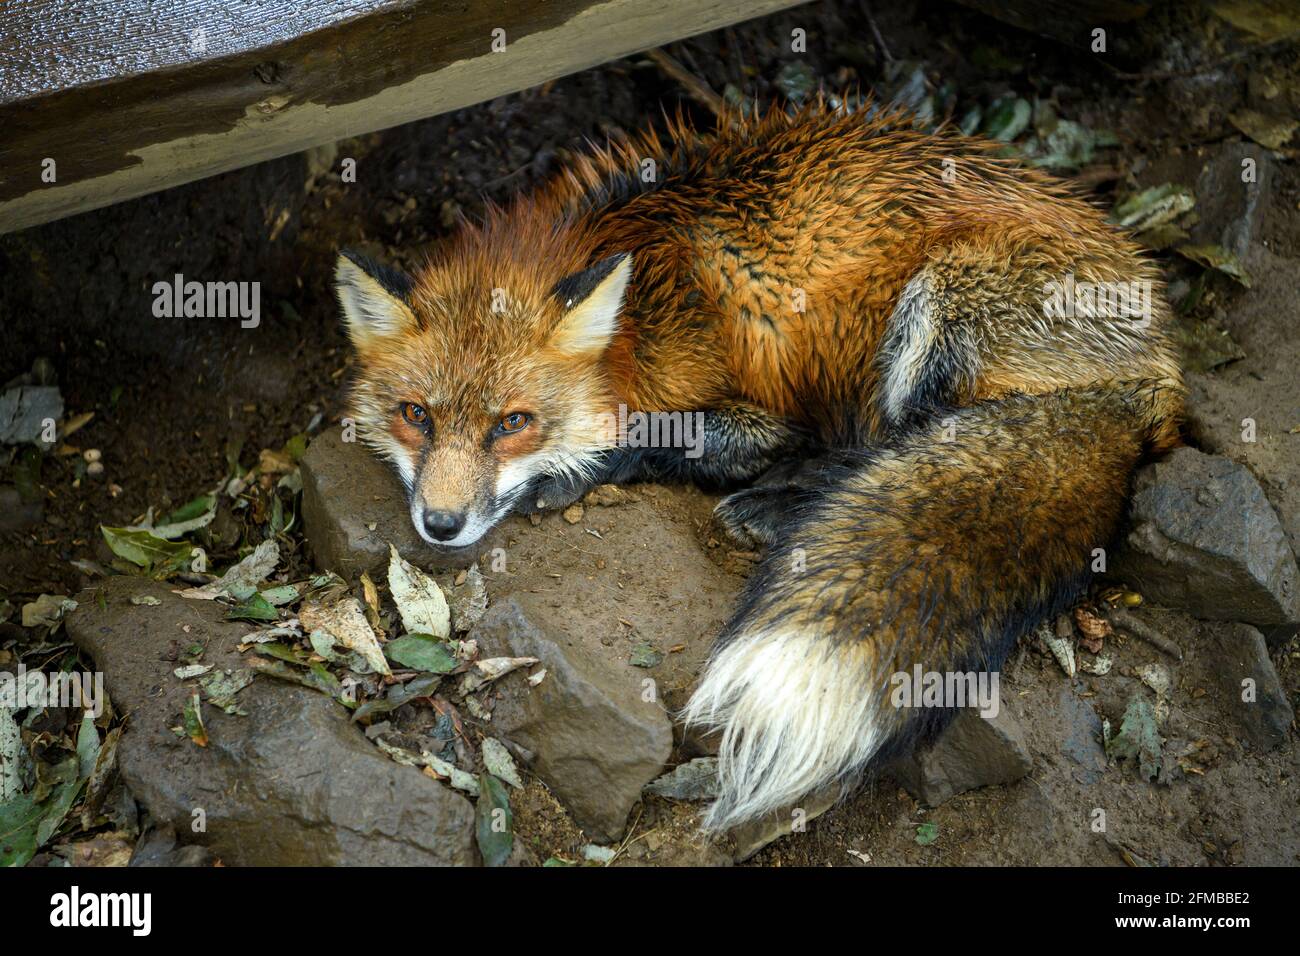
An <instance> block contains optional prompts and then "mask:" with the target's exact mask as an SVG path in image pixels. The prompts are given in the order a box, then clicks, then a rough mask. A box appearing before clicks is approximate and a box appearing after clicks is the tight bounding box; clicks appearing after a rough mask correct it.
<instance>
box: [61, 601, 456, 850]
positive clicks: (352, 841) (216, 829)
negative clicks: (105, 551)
mask: <svg viewBox="0 0 1300 956" xmlns="http://www.w3.org/2000/svg"><path fill="white" fill-rule="evenodd" d="M140 595H149V596H152V597H154V598H157V599H158V601H159V602H160V603H159V604H157V605H155V606H149V605H140V604H133V603H132V602H131V598H132V597H133V596H140ZM81 597H82V601H81V607H80V609H79V611H78V612H75V613H73V614H70V615H69V616H68V618H67V619H66V625H67V629H68V633H69V634H70V635H71V637H72V639H73V640H74V641H75V642H76V643H77V645H78V646H79V647H81V648H82V649H83V650H84V651H86V652H87V653H88V654H90V656H91V657H92V658H94V661H95V664H96V666H97V667H98V668H99V669H100V670H101V671H103V673H104V677H105V683H106V685H107V690H108V692H109V694H110V695H111V697H112V699H113V702H114V705H115V706H116V707H117V708H118V710H120V711H122V712H124V713H126V714H128V715H129V718H130V719H129V721H128V724H127V730H126V732H125V733H124V734H123V736H122V740H121V743H120V744H119V747H118V764H119V767H120V769H121V774H122V779H123V781H124V782H125V783H126V785H127V787H128V788H129V789H130V791H131V792H132V794H133V795H134V796H135V798H136V800H137V801H139V803H140V804H141V805H142V806H144V807H145V808H146V809H147V810H148V811H149V813H150V815H151V816H152V818H153V820H154V821H155V823H156V824H157V825H159V826H163V827H165V826H171V827H173V828H174V829H175V830H176V831H177V832H178V833H181V834H184V836H185V839H186V840H188V841H191V842H194V843H199V844H202V845H204V846H206V847H208V849H209V850H211V852H212V853H213V854H214V855H215V856H216V857H218V858H219V859H220V860H221V861H222V862H223V863H225V864H228V865H253V866H283V865H306V866H323V865H340V864H349V865H375V866H393V865H399V866H407V865H447V864H458V865H473V864H476V863H477V862H478V855H477V851H476V849H475V844H474V808H473V806H472V805H471V804H470V802H469V801H468V800H466V799H465V798H464V797H462V796H461V795H460V794H458V793H455V792H454V791H452V790H450V789H449V788H447V787H445V786H443V785H441V784H439V783H436V782H434V781H433V780H430V779H429V778H428V777H426V776H424V775H423V774H421V773H420V772H419V771H418V770H416V769H414V768H412V767H403V766H399V765H397V764H396V763H394V762H393V761H391V760H389V759H388V758H387V757H385V756H384V755H383V754H382V753H380V752H379V750H378V749H377V748H376V747H375V746H374V745H373V744H372V743H370V742H369V741H367V740H366V739H365V735H364V734H363V733H362V731H361V729H360V728H359V727H357V726H355V725H354V724H352V723H351V721H350V720H349V719H348V716H347V713H346V711H345V710H344V709H343V708H342V707H341V706H340V705H339V704H337V703H336V702H335V701H333V700H331V699H330V698H328V697H326V696H324V695H323V694H320V693H317V692H315V691H312V690H308V689H307V688H305V687H298V686H291V685H287V684H283V683H280V682H277V681H275V680H273V679H270V678H265V677H259V678H258V679H256V680H255V681H253V683H252V684H251V685H250V686H248V687H247V688H245V689H244V690H243V691H241V692H240V693H239V695H238V696H237V698H236V701H237V702H238V704H239V706H240V707H241V708H243V709H244V710H245V711H247V714H248V716H246V717H239V716H229V715H227V714H225V713H223V712H222V711H220V710H219V709H217V708H216V707H214V706H211V705H205V706H204V707H203V718H204V723H205V725H206V727H207V731H208V737H209V744H208V746H207V747H205V748H200V747H197V746H196V745H195V744H194V743H193V742H192V741H190V740H189V739H188V738H180V737H178V736H177V735H176V734H175V733H173V732H172V730H171V728H172V727H173V726H176V725H177V724H179V722H180V715H181V713H182V709H183V707H184V703H185V701H186V700H187V699H188V698H189V697H190V695H191V694H192V693H193V692H194V688H193V684H192V682H191V683H188V684H187V683H183V682H181V681H179V680H177V679H176V677H175V676H174V675H173V674H172V669H173V668H174V667H175V666H176V662H175V657H176V653H177V650H178V649H180V650H183V649H185V648H188V647H190V646H192V645H195V644H201V645H203V646H204V648H205V650H204V653H203V658H202V661H203V663H205V664H212V665H214V667H215V668H221V669H235V668H239V667H242V666H243V665H244V659H243V657H242V656H241V655H240V654H239V653H238V651H237V650H236V649H235V645H236V644H237V643H238V641H239V639H240V637H241V636H242V635H243V634H245V633H246V632H247V630H248V628H247V626H246V625H242V624H231V623H227V622H226V621H224V620H223V613H224V611H223V608H222V607H221V605H218V604H216V603H214V602H211V601H197V600H189V599H186V598H182V597H179V596H177V595H176V594H173V593H172V591H171V590H170V588H168V586H166V585H164V584H160V583H158V582H146V581H142V580H141V579H139V578H132V577H114V578H108V579H106V580H105V581H104V582H103V583H102V584H101V585H100V587H99V588H97V589H95V590H91V591H86V592H83V593H82V595H81ZM199 810H201V811H202V820H203V822H204V826H203V828H202V829H199V830H196V829H195V827H196V820H198V819H199V818H198V817H196V811H199Z"/></svg>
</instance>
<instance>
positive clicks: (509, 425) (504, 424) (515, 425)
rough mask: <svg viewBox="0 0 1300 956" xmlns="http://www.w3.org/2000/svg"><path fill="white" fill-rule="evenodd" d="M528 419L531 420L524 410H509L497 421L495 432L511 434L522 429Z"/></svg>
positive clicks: (526, 424)
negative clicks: (507, 413) (509, 411)
mask: <svg viewBox="0 0 1300 956" xmlns="http://www.w3.org/2000/svg"><path fill="white" fill-rule="evenodd" d="M530 421H532V416H531V415H529V414H527V413H526V412H511V413H510V414H509V415H506V416H505V417H504V418H502V419H501V421H499V422H497V434H499V435H511V434H514V433H515V432H518V431H523V430H524V428H526V427H527V426H528V423H529V422H530Z"/></svg>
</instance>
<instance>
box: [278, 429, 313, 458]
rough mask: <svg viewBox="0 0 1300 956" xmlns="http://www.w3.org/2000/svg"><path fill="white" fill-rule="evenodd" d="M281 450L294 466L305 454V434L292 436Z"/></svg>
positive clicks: (300, 433)
mask: <svg viewBox="0 0 1300 956" xmlns="http://www.w3.org/2000/svg"><path fill="white" fill-rule="evenodd" d="M282 450H283V452H284V454H285V455H286V456H287V457H288V459H289V460H290V461H291V462H293V463H294V464H295V465H296V464H298V462H299V460H300V459H301V458H302V456H303V455H305V454H307V435H306V433H304V432H299V433H298V434H297V435H294V436H293V437H292V438H290V439H289V440H288V441H287V442H285V443H284V448H283V449H282Z"/></svg>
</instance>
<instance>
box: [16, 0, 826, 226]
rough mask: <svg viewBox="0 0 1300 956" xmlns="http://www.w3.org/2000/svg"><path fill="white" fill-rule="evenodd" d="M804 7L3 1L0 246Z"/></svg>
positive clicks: (583, 0) (785, 1)
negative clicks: (91, 214)
mask: <svg viewBox="0 0 1300 956" xmlns="http://www.w3.org/2000/svg"><path fill="white" fill-rule="evenodd" d="M803 2H806V0H459V2H432V0H320V2H317V3H303V2H301V0H265V2H262V3H254V2H252V0H243V2H235V3H229V2H223V0H120V2H117V3H113V4H106V3H103V2H102V0H7V2H6V3H5V10H4V14H3V17H2V18H0V56H2V57H3V58H4V61H5V68H4V71H3V72H2V73H0V233H3V232H10V231H13V230H15V229H22V228H25V227H27V226H32V225H36V224H38V223H41V222H46V221H49V220H51V219H57V218H59V217H61V216H67V215H71V214H72V213H76V212H82V211H84V210H87V209H95V208H98V207H100V206H105V205H108V204H109V203H114V202H120V201H122V200H125V199H131V198H134V197H136V196H140V195H143V194H145V193H149V192H153V191H155V190H159V189H166V188H168V187H170V186H176V185H179V184H181V183H185V182H189V181H191V180H194V179H199V178H201V177H203V176H211V175H213V174H215V173H220V172H224V171H226V170H228V169H234V168H236V167H239V166H245V165H248V164H250V163H257V162H262V161H264V160H268V159H273V158H275V157H277V156H283V155H285V154H287V153H293V152H298V151H300V150H304V149H308V148H311V147H313V146H318V145H320V144H321V143H326V142H332V141H334V140H337V139H342V138H344V137H348V136H357V135H360V134H362V133H368V132H372V131H374V130H378V129H384V128H387V127H390V126H395V125H397V124H400V123H406V122H410V121H411V120H415V119H422V118H424V117H427V116H433V115H435V114H438V113H444V112H447V111H449V110H454V109H459V108H461V107H464V106H469V105H471V104H474V103H478V102H481V101H483V100H487V99H491V98H493V97H497V96H501V95H503V94H505V93H510V92H514V91H516V90H520V89H523V88H525V87H529V86H534V85H537V84H539V83H543V82H545V81H547V80H550V79H554V78H556V77H560V76H563V75H565V74H568V73H573V72H576V71H579V70H585V69H588V68H590V67H592V66H596V65H597V64H599V63H603V62H605V61H607V60H612V59H616V58H618V57H622V56H627V55H629V54H632V53H636V52H638V51H641V50H646V49H650V48H653V47H656V46H660V45H662V44H664V43H668V42H670V41H673V40H677V39H681V38H683V37H687V36H693V35H695V34H698V33H704V32H707V31H709V30H714V29H717V28H718V27H722V26H725V25H728V24H731V23H734V22H737V21H739V20H744V19H748V18H751V17H756V16H762V15H764V14H767V13H771V12H773V11H775V10H780V9H783V8H786V7H791V6H796V5H798V4H799V3H803ZM109 11H111V15H110V14H109V13H108V12H109Z"/></svg>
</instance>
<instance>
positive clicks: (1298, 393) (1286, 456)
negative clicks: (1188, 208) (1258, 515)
mask: <svg viewBox="0 0 1300 956" xmlns="http://www.w3.org/2000/svg"><path fill="white" fill-rule="evenodd" d="M1245 262H1246V269H1247V271H1248V272H1249V273H1250V276H1251V287H1250V288H1249V289H1245V290H1242V291H1240V292H1238V293H1236V296H1237V297H1236V298H1235V299H1234V300H1233V303H1232V308H1231V309H1229V310H1227V311H1226V312H1225V313H1224V315H1223V326H1224V328H1225V329H1227V331H1228V332H1230V333H1231V335H1232V338H1233V339H1234V340H1235V341H1236V342H1237V343H1238V344H1240V345H1241V347H1242V348H1243V349H1244V350H1245V352H1246V357H1245V358H1243V359H1241V360H1239V361H1236V362H1232V363H1231V364H1229V365H1226V366H1223V367H1221V368H1217V369H1215V370H1214V371H1212V372H1208V373H1197V372H1189V373H1188V375H1187V386H1188V401H1187V428H1188V432H1189V434H1190V435H1191V437H1192V440H1193V441H1194V443H1195V444H1196V446H1197V447H1198V448H1200V449H1201V450H1202V451H1207V452H1212V453H1214V454H1216V455H1223V456H1225V457H1227V458H1231V459H1232V460H1233V461H1239V462H1241V463H1242V464H1244V465H1246V466H1247V467H1249V468H1250V471H1251V474H1253V475H1255V477H1256V478H1258V479H1259V482H1260V484H1261V485H1262V486H1263V488H1264V494H1266V495H1268V500H1269V502H1270V503H1271V504H1272V505H1273V509H1274V510H1275V511H1276V512H1277V515H1278V519H1279V520H1280V521H1281V522H1282V527H1283V529H1284V530H1285V531H1286V533H1287V538H1288V541H1289V542H1290V544H1291V551H1292V553H1294V554H1297V555H1300V433H1297V432H1294V431H1293V430H1292V429H1294V428H1295V427H1296V424H1297V422H1300V417H1298V416H1300V375H1296V370H1295V336H1296V331H1295V330H1296V329H1297V328H1300V297H1297V296H1296V289H1297V288H1300V260H1298V259H1293V258H1287V257H1285V256H1281V255H1277V254H1276V253H1274V252H1272V251H1270V250H1269V249H1267V248H1265V247H1264V246H1262V245H1260V244H1258V243H1257V244H1256V245H1254V246H1253V247H1252V248H1251V250H1250V254H1249V256H1248V257H1247V258H1246V260H1245Z"/></svg>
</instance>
